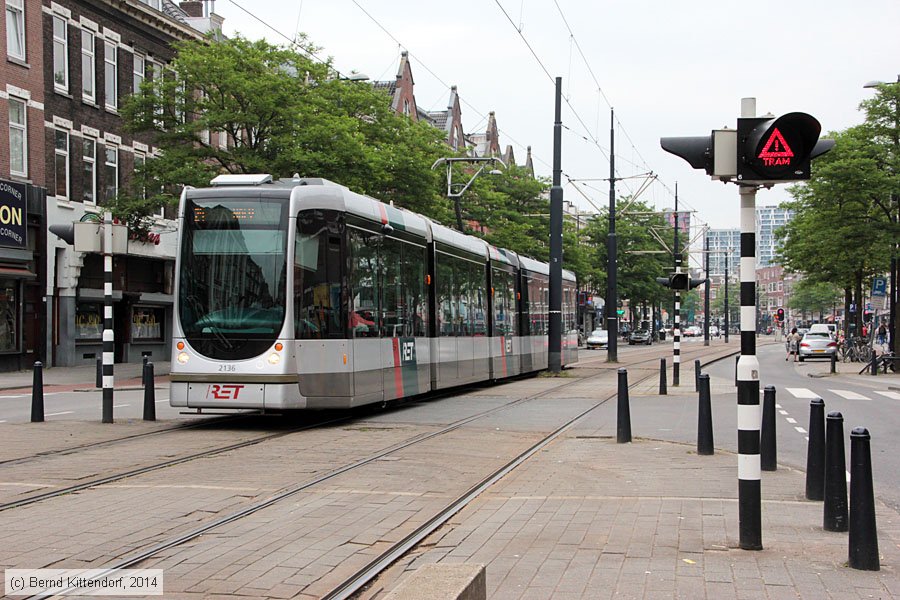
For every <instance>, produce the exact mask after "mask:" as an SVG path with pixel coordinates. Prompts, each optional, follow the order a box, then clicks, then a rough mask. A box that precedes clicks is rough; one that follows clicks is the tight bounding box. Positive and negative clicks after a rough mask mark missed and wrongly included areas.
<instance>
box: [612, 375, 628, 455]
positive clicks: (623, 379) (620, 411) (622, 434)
mask: <svg viewBox="0 0 900 600" xmlns="http://www.w3.org/2000/svg"><path fill="white" fill-rule="evenodd" d="M618 373H619V403H618V407H617V413H616V415H617V418H616V442H617V443H619V444H627V443H628V442H630V441H631V409H630V408H629V407H628V371H627V370H625V369H619V371H618Z"/></svg>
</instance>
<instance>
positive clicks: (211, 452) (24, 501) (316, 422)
mask: <svg viewBox="0 0 900 600" xmlns="http://www.w3.org/2000/svg"><path fill="white" fill-rule="evenodd" d="M600 356H602V355H598V356H597V358H600ZM659 358H660V357H659V356H656V354H655V353H654V356H652V357H648V358H644V359H641V360H637V361H634V362H632V363H630V365H631V366H633V367H638V366H639V365H641V364H643V363H648V362H651V361H652V362H654V363H655V361H657V360H658V359H659ZM585 362H586V363H587V362H588V361H585ZM590 362H596V361H590ZM594 368H602V369H603V370H604V371H605V370H609V369H612V368H618V366H617V365H615V366H607V365H606V364H604V365H603V366H601V367H594ZM599 375H600V374H599V373H598V374H596V375H591V376H588V377H583V378H576V379H573V380H571V381H568V382H566V383H563V384H561V385H559V386H555V387H554V388H552V389H550V390H546V391H544V392H541V393H540V394H539V395H534V396H528V397H525V398H518V399H516V400H513V401H511V402H508V403H505V404H503V405H501V406H499V407H495V408H494V409H492V410H491V411H487V412H484V413H480V414H479V415H475V416H474V417H473V418H471V419H465V420H464V422H461V423H460V425H457V426H453V427H452V428H450V429H447V430H446V431H452V430H453V429H456V428H458V427H460V426H462V425H463V424H465V423H467V422H470V421H471V420H474V419H475V418H482V417H484V416H487V415H489V414H493V413H494V412H496V411H498V410H503V409H506V408H510V407H512V406H515V405H517V404H520V403H522V402H525V401H530V400H535V399H537V398H539V397H542V396H543V395H546V394H549V393H551V392H555V391H559V390H560V389H563V388H565V387H567V386H569V385H573V384H575V383H577V382H583V381H585V380H586V379H591V378H593V377H597V376H599ZM533 376H534V375H533V374H527V375H524V376H518V377H515V378H511V379H512V380H516V379H519V378H522V377H533ZM650 376H652V374H651V375H648V377H650ZM645 380H646V378H643V379H641V380H640V381H645ZM633 385H635V384H632V386H633ZM459 391H460V390H459V389H450V390H444V391H440V392H436V393H434V394H429V395H426V396H424V397H422V398H419V399H418V400H421V399H427V400H429V401H434V400H439V399H441V398H444V397H449V396H454V395H457V394H458V393H459ZM413 401H415V400H413ZM409 402H410V401H409V400H407V401H400V402H398V403H396V404H395V406H399V407H402V406H404V405H408V404H409ZM379 410H381V407H380V406H379V405H377V404H375V405H369V406H365V407H361V409H360V410H357V411H352V412H350V413H348V414H346V415H343V414H342V415H341V416H339V417H337V418H317V417H319V416H320V415H318V414H315V413H313V414H314V415H315V417H314V419H313V421H312V422H310V423H306V424H304V425H301V426H299V427H293V428H290V429H287V430H284V431H278V432H275V433H268V434H265V435H261V436H258V437H254V438H252V439H249V440H244V441H241V442H235V443H232V444H227V445H224V446H217V447H214V448H208V449H206V450H201V451H198V452H192V453H189V454H185V455H182V456H178V457H175V458H172V459H169V460H165V461H160V462H156V463H152V464H149V465H143V466H139V467H135V468H132V469H127V470H124V471H120V472H116V473H112V474H109V475H104V476H101V477H97V478H93V479H90V480H88V481H83V482H80V483H77V484H73V485H69V486H64V487H60V488H56V489H53V490H50V491H46V492H42V493H37V494H32V495H29V496H25V497H20V498H17V499H15V500H10V501H7V502H2V503H0V512H4V511H7V510H12V509H15V508H21V507H25V506H29V505H32V504H35V503H38V502H43V501H46V500H50V499H53V498H57V497H60V496H64V495H67V494H73V493H76V492H81V491H85V490H88V489H91V488H95V487H99V486H102V485H105V484H109V483H114V482H117V481H121V480H123V479H128V478H131V477H136V476H139V475H143V474H146V473H151V472H154V471H158V470H161V469H165V468H169V467H173V466H177V465H180V464H184V463H187V462H191V461H194V460H198V459H203V458H210V457H213V456H216V455H219V454H224V453H226V452H231V451H235V450H240V449H243V448H248V447H251V446H255V445H258V444H262V443H265V442H268V441H272V440H276V439H279V438H283V437H286V436H290V435H293V434H296V433H300V432H303V431H308V430H311V429H316V428H319V427H324V426H333V425H340V424H342V423H351V422H354V421H357V420H360V419H361V418H365V417H366V416H368V415H369V414H372V413H373V412H376V411H379ZM360 412H363V413H364V414H362V415H361V414H360ZM254 416H257V417H258V416H259V415H257V414H239V415H228V416H226V417H224V418H222V419H216V420H208V421H204V422H202V423H193V424H188V425H179V426H176V427H171V428H166V429H161V430H156V431H152V432H144V433H140V434H135V435H132V436H124V437H121V438H114V439H111V440H103V441H99V442H94V443H90V444H83V445H80V446H73V447H70V448H66V449H60V450H56V451H51V452H44V453H40V454H35V455H31V456H28V457H21V458H18V459H11V460H8V461H3V462H0V468H2V467H7V466H13V465H18V464H23V463H27V462H31V461H34V460H39V459H43V458H49V457H54V456H60V455H67V454H73V453H76V452H79V451H83V450H88V449H94V448H100V447H106V446H112V445H115V444H119V443H123V442H129V441H133V440H136V439H142V438H146V437H150V436H154V435H161V434H165V433H171V432H175V431H184V430H185V429H192V428H199V427H205V426H211V425H214V424H221V423H223V422H226V423H227V422H234V421H240V420H244V419H249V418H252V417H254ZM446 431H442V433H445V432H446ZM404 447H405V446H404ZM391 451H396V449H395V450H391ZM381 456H382V455H379V457H381ZM373 460H374V459H373ZM366 462H371V461H366ZM363 464H365V463H363ZM341 472H344V471H341Z"/></svg>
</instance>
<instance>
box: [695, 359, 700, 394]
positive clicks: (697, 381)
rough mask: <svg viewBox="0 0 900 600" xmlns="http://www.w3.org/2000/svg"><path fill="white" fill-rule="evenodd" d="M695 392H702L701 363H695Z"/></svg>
mask: <svg viewBox="0 0 900 600" xmlns="http://www.w3.org/2000/svg"><path fill="white" fill-rule="evenodd" d="M694 391H695V392H699V391H700V361H699V360H695V361H694Z"/></svg>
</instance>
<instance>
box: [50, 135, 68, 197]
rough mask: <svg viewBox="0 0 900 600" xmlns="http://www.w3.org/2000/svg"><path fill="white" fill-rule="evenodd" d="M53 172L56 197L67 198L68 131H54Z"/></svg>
mask: <svg viewBox="0 0 900 600" xmlns="http://www.w3.org/2000/svg"><path fill="white" fill-rule="evenodd" d="M54 135H55V138H56V140H55V144H54V147H53V160H54V169H53V172H54V174H55V175H56V197H57V198H60V199H62V200H67V199H68V198H69V132H68V131H60V130H59V129H57V130H55V131H54Z"/></svg>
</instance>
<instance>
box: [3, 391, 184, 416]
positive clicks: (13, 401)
mask: <svg viewBox="0 0 900 600" xmlns="http://www.w3.org/2000/svg"><path fill="white" fill-rule="evenodd" d="M155 399H156V418H157V419H178V418H187V417H186V416H184V415H181V414H180V413H179V410H180V409H176V408H172V407H170V406H169V386H168V384H166V385H162V384H160V385H157V387H156V390H155ZM102 407H103V392H102V391H101V390H94V389H86V388H83V387H82V388H77V389H74V390H72V391H56V392H45V393H44V420H46V421H52V420H61V419H66V420H73V421H88V420H91V419H96V420H98V421H99V420H100V419H101V418H102ZM143 415H144V391H143V390H142V389H134V390H132V389H128V390H116V391H115V394H114V396H113V417H114V418H116V419H141V418H143ZM191 416H194V417H196V415H195V414H193V413H192V415H191ZM30 419H31V392H30V390H29V391H28V392H25V393H22V392H16V391H0V423H22V422H25V421H29V420H30Z"/></svg>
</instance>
